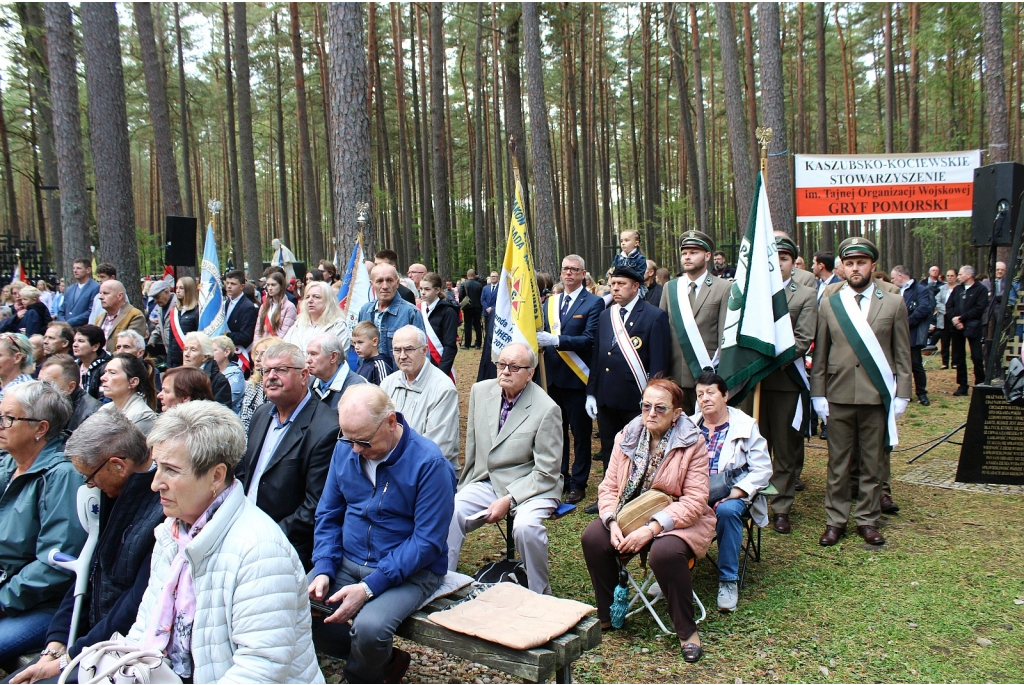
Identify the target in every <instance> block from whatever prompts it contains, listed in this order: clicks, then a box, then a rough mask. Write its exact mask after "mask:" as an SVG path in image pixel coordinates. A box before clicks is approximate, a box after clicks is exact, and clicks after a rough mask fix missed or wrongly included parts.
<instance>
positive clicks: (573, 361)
mask: <svg viewBox="0 0 1024 685" xmlns="http://www.w3.org/2000/svg"><path fill="white" fill-rule="evenodd" d="M563 297H565V296H564V295H563ZM619 320H620V321H621V320H622V319H621V317H620V319H619ZM548 328H550V329H551V334H552V335H561V334H562V320H561V317H560V316H559V312H558V298H557V297H549V298H548ZM555 351H556V352H558V356H559V357H561V358H562V361H563V362H565V364H566V366H568V367H569V368H570V369H572V372H573V373H574V374H576V375H577V376H578V377H579V379H580V380H581V381H583V384H584V385H586V383H587V380H588V379H589V378H590V367H589V366H587V363H586V362H585V361H583V359H582V358H581V357H580V356H579V355H578V354H576V353H575V352H566V351H563V350H560V349H558V348H557V347H556V348H555Z"/></svg>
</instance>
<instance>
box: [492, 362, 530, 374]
mask: <svg viewBox="0 0 1024 685" xmlns="http://www.w3.org/2000/svg"><path fill="white" fill-rule="evenodd" d="M495 366H497V367H498V371H499V372H501V371H506V370H507V371H509V372H511V373H519V372H520V371H522V370H523V369H532V368H533V367H532V366H519V365H518V364H506V363H505V362H498V363H497V364H495Z"/></svg>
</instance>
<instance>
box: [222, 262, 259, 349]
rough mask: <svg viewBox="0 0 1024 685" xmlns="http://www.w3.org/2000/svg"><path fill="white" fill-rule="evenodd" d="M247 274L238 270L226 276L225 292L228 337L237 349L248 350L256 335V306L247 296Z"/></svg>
mask: <svg viewBox="0 0 1024 685" xmlns="http://www.w3.org/2000/svg"><path fill="white" fill-rule="evenodd" d="M244 287H245V274H244V273H243V272H241V271H239V270H237V269H235V270H232V271H229V272H227V273H226V274H225V275H224V292H225V293H226V294H227V296H228V297H227V300H228V301H227V302H225V303H224V307H225V309H224V311H225V321H226V322H227V327H228V330H227V333H225V335H227V336H228V337H229V338H231V342H233V343H235V347H237V348H240V349H243V350H247V349H249V346H250V345H252V338H253V335H254V334H255V333H256V315H257V311H256V305H254V304H253V303H252V302H251V301H250V300H249V298H248V297H246V296H245V293H244V292H243V290H242V288H244Z"/></svg>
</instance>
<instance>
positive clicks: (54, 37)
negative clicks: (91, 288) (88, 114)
mask: <svg viewBox="0 0 1024 685" xmlns="http://www.w3.org/2000/svg"><path fill="white" fill-rule="evenodd" d="M43 12H44V16H45V21H46V48H47V55H48V56H49V60H50V105H51V106H52V108H53V119H52V123H53V146H54V152H55V155H56V163H57V180H58V186H59V188H60V223H61V232H62V235H63V238H64V255H63V264H64V275H65V277H66V278H67V277H69V274H71V271H72V268H73V266H74V261H75V260H76V259H88V258H89V228H88V226H87V225H86V212H87V211H88V207H87V203H88V198H87V196H86V194H85V155H84V154H83V152H82V115H81V110H80V109H79V104H78V74H77V71H76V68H77V67H76V64H75V62H76V60H75V34H74V30H73V29H72V27H71V6H70V5H68V4H67V3H66V2H54V3H46V4H44V5H43ZM54 220H56V217H52V218H51V219H50V221H51V222H52V221H54Z"/></svg>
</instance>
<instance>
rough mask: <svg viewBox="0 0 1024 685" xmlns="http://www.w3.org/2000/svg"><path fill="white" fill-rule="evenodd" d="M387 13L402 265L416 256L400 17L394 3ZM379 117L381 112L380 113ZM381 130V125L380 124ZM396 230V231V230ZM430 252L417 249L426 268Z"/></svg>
mask: <svg viewBox="0 0 1024 685" xmlns="http://www.w3.org/2000/svg"><path fill="white" fill-rule="evenodd" d="M390 9H391V47H392V56H393V58H394V64H395V97H396V104H397V106H398V111H397V112H396V114H397V117H398V155H399V174H400V177H401V180H402V184H401V185H402V189H401V193H402V233H401V238H402V239H401V244H402V245H403V247H404V249H403V253H404V257H405V259H406V262H407V263H409V262H412V261H414V258H415V255H416V246H415V245H416V241H415V239H414V237H413V232H412V179H411V178H410V174H409V142H408V141H409V138H408V133H407V132H406V130H405V112H406V105H405V58H404V57H403V56H402V15H401V8H400V7H399V6H398V4H397V3H395V4H392V5H391V6H390ZM380 113H381V114H382V113H383V111H382V109H381V111H380ZM381 126H383V123H382V124H381ZM396 228H397V227H396ZM429 254H430V249H429V246H427V245H421V246H420V250H419V258H420V259H427V263H428V264H429Z"/></svg>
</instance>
